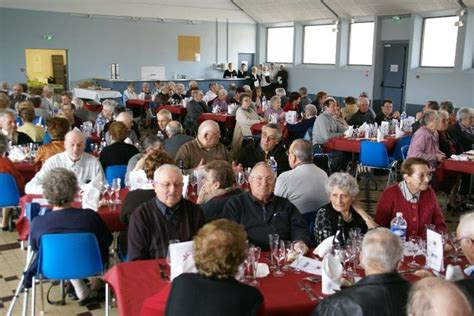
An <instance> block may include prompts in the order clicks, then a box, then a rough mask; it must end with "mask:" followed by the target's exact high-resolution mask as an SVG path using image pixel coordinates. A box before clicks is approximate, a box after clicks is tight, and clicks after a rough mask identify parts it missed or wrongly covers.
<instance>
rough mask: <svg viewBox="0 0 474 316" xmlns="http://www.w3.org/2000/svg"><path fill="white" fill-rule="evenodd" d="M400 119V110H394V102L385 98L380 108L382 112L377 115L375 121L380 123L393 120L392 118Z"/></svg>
mask: <svg viewBox="0 0 474 316" xmlns="http://www.w3.org/2000/svg"><path fill="white" fill-rule="evenodd" d="M394 119H395V120H398V119H400V113H399V112H398V111H396V112H393V102H392V100H390V99H386V100H383V102H382V106H381V108H380V113H379V114H377V116H376V117H375V122H376V123H377V124H379V125H381V124H382V122H391V121H392V120H394Z"/></svg>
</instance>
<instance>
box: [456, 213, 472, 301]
mask: <svg viewBox="0 0 474 316" xmlns="http://www.w3.org/2000/svg"><path fill="white" fill-rule="evenodd" d="M456 236H457V238H458V240H459V243H460V244H461V249H462V252H463V253H464V255H465V256H466V259H467V261H468V262H469V264H470V266H469V267H468V268H466V269H464V272H465V274H466V275H467V278H466V279H464V280H459V281H457V282H456V284H457V285H458V286H459V287H460V288H461V290H463V292H464V294H465V295H466V296H467V298H468V299H469V301H470V302H471V306H474V212H471V213H467V214H464V215H463V216H461V219H460V220H459V225H458V228H457V231H456Z"/></svg>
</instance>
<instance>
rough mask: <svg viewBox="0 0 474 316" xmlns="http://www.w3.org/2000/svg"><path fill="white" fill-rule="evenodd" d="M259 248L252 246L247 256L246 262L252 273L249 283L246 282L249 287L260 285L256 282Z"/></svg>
mask: <svg viewBox="0 0 474 316" xmlns="http://www.w3.org/2000/svg"><path fill="white" fill-rule="evenodd" d="M261 251H262V250H261V249H260V247H257V246H252V247H250V248H249V255H248V261H249V264H250V267H251V271H252V278H251V280H250V282H248V284H249V285H251V286H259V285H260V283H259V282H258V281H257V267H258V261H259V260H260V253H261Z"/></svg>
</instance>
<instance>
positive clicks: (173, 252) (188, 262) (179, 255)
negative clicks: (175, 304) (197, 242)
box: [169, 241, 197, 281]
mask: <svg viewBox="0 0 474 316" xmlns="http://www.w3.org/2000/svg"><path fill="white" fill-rule="evenodd" d="M169 253H170V261H171V276H170V279H171V281H173V279H174V278H176V277H177V276H179V275H180V274H181V273H188V272H191V273H196V272H197V270H196V264H195V262H194V257H193V241H186V242H180V243H176V244H171V245H169Z"/></svg>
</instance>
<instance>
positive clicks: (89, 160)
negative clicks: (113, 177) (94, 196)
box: [25, 130, 104, 194]
mask: <svg viewBox="0 0 474 316" xmlns="http://www.w3.org/2000/svg"><path fill="white" fill-rule="evenodd" d="M64 148H65V151H64V152H62V153H59V154H56V155H54V156H52V157H50V158H48V160H46V162H45V164H44V165H43V167H41V169H40V171H38V173H36V175H35V177H34V178H33V179H32V180H31V181H30V182H28V183H27V184H26V187H25V193H26V194H42V193H43V191H42V185H43V182H44V181H47V178H46V174H47V173H48V171H50V170H52V169H55V168H65V169H68V170H70V171H72V172H74V174H75V175H76V177H77V181H78V182H79V185H80V186H81V187H83V186H84V185H86V184H87V183H89V182H91V181H93V180H95V179H96V178H98V179H97V180H101V181H103V180H104V172H103V170H102V167H101V165H100V162H99V160H98V159H97V158H95V157H94V156H92V155H90V154H88V153H85V152H84V149H85V138H84V135H82V133H81V132H79V131H77V130H73V131H70V132H68V133H67V134H66V137H65V139H64Z"/></svg>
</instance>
